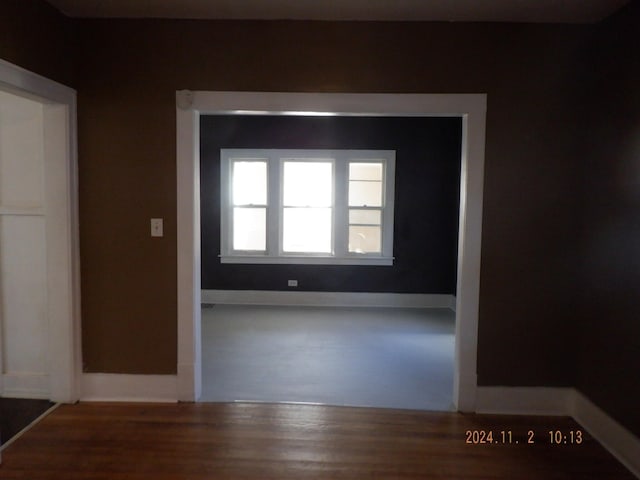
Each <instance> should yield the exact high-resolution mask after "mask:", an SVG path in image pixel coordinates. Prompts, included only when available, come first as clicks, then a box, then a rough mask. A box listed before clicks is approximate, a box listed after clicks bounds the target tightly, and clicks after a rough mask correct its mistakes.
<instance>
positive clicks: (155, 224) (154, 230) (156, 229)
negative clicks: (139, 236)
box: [151, 218, 164, 237]
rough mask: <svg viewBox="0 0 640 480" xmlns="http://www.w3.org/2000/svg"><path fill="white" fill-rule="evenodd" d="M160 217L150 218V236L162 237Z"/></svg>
mask: <svg viewBox="0 0 640 480" xmlns="http://www.w3.org/2000/svg"><path fill="white" fill-rule="evenodd" d="M163 230H164V229H163V225H162V219H161V218H152V219H151V236H152V237H163V236H164V231H163Z"/></svg>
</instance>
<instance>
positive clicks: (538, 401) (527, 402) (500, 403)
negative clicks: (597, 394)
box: [476, 387, 573, 416]
mask: <svg viewBox="0 0 640 480" xmlns="http://www.w3.org/2000/svg"><path fill="white" fill-rule="evenodd" d="M572 396H573V389H571V388H563V387H561V388H555V387H478V398H477V404H476V413H486V414H499V415H558V416H562V415H569V405H570V403H571V398H572Z"/></svg>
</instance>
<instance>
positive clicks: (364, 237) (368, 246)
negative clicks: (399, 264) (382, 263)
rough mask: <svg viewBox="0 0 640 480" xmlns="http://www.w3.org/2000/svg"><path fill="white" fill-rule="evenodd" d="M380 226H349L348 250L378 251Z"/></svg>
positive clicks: (352, 251)
mask: <svg viewBox="0 0 640 480" xmlns="http://www.w3.org/2000/svg"><path fill="white" fill-rule="evenodd" d="M380 244H381V241H380V227H360V226H350V227H349V252H351V253H380V252H381V248H380Z"/></svg>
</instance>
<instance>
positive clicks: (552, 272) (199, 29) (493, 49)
mask: <svg viewBox="0 0 640 480" xmlns="http://www.w3.org/2000/svg"><path fill="white" fill-rule="evenodd" d="M591 28H592V27H585V26H547V25H523V24H511V25H498V24H444V23H430V24H425V23H330V22H326V23H325V22H284V21H281V22H280V21H276V22H246V21H245V22H233V21H170V20H107V21H102V20H83V21H82V22H81V25H80V37H79V42H78V44H79V56H78V62H79V64H80V65H81V66H82V68H81V69H80V72H79V123H80V139H79V149H80V186H81V192H80V205H81V243H82V275H83V277H82V289H83V290H82V291H83V348H84V361H85V369H86V370H87V371H91V372H126V373H159V374H162V373H174V372H175V369H176V253H175V252H176V194H175V180H176V179H175V106H174V98H175V91H176V90H178V89H184V88H188V89H192V90H256V91H301V92H400V93H405V92H407V93H408V92H425V93H438V92H452V93H464V92H473V93H478V92H486V93H488V117H487V120H488V124H487V151H486V179H485V213H484V226H483V228H484V233H483V250H482V262H483V266H482V282H481V302H480V332H479V357H478V369H479V380H480V383H481V384H483V385H491V384H506V385H568V384H570V383H571V380H572V375H573V369H572V365H573V363H574V362H573V359H572V355H571V354H570V353H568V352H567V349H566V342H567V338H568V335H569V334H570V333H571V332H572V330H571V327H572V322H573V319H572V317H571V316H570V315H569V314H570V313H571V312H570V311H569V309H568V307H567V304H566V302H565V299H564V294H563V289H565V288H567V286H568V284H569V280H570V279H572V278H573V276H572V275H573V272H574V264H573V261H572V257H571V255H568V254H570V253H571V250H572V248H573V247H572V246H573V244H574V241H575V239H574V233H575V229H576V225H575V224H574V223H575V208H576V200H575V198H574V196H572V195H567V186H568V185H571V182H572V181H573V179H574V173H575V167H576V164H577V158H576V155H575V151H574V144H573V138H574V132H573V131H572V129H573V128H574V127H573V125H574V123H575V121H574V120H575V119H574V117H573V115H574V110H573V108H572V105H573V103H574V99H573V91H574V85H575V81H576V64H579V63H581V62H582V61H583V58H582V57H581V54H582V48H583V46H584V41H585V38H586V37H587V36H588V34H589V32H590V31H591ZM156 216H157V217H164V218H165V232H166V236H165V237H164V238H163V239H152V238H150V237H149V218H150V217H156ZM550 332H553V333H551V334H550Z"/></svg>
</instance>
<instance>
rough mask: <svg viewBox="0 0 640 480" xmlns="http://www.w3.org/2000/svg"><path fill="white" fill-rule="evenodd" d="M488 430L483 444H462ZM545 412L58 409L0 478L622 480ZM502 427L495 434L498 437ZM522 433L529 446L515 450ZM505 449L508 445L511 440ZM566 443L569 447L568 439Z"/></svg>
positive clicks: (9, 458) (595, 449)
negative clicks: (556, 440) (556, 434)
mask: <svg viewBox="0 0 640 480" xmlns="http://www.w3.org/2000/svg"><path fill="white" fill-rule="evenodd" d="M489 430H490V431H492V432H493V440H494V442H495V441H496V440H500V441H501V440H503V439H504V440H507V441H508V440H509V435H508V433H507V432H509V431H510V432H511V441H512V442H513V443H512V444H495V443H494V444H473V443H466V441H467V437H469V439H470V440H472V441H473V440H480V437H481V434H474V433H471V434H468V433H466V432H467V431H471V432H474V431H476V432H478V431H489ZM549 430H553V431H556V430H558V431H561V432H562V434H563V435H567V438H568V439H570V438H571V437H570V435H572V434H570V432H574V433H573V439H574V440H575V441H577V439H578V436H579V435H578V434H577V433H575V432H577V431H581V430H580V427H579V426H578V425H577V424H576V423H575V422H574V421H573V420H571V419H568V418H557V417H515V416H486V415H483V416H480V415H461V414H456V413H430V412H417V411H403V410H380V409H366V408H347V407H324V406H313V405H273V404H203V403H200V404H77V405H63V406H61V407H59V408H58V409H56V410H55V411H54V412H53V413H52V414H51V415H49V416H48V417H46V418H45V419H44V420H43V421H42V422H40V423H39V424H38V425H36V426H35V427H34V428H33V429H32V430H30V431H29V432H27V433H26V434H25V435H24V436H22V437H21V438H19V439H18V440H17V441H16V442H15V443H14V444H12V445H10V446H9V447H8V448H7V449H6V450H5V451H4V452H3V456H2V466H0V478H2V479H18V478H20V479H32V480H36V479H65V480H74V479H83V480H98V479H99V480H103V479H104V480H106V479H109V480H120V479H132V480H141V479H154V480H169V479H172V480H174V479H176V480H177V479H181V480H204V479H222V480H225V479H261V480H262V479H309V478H313V479H365V478H375V479H395V478H397V479H418V478H420V479H494V480H497V479H509V480H514V479H517V480H528V479H545V480H547V479H572V480H576V479H607V480H623V479H624V480H631V479H633V478H634V477H633V476H632V475H631V474H630V473H629V472H628V471H627V470H625V468H624V467H622V466H621V465H620V464H618V463H617V462H616V461H615V459H614V458H613V457H612V456H611V455H609V454H608V453H607V452H606V451H605V450H604V449H603V448H602V447H601V446H600V445H599V444H598V443H597V442H596V441H595V440H593V439H592V438H591V437H590V436H589V435H588V434H586V433H585V432H582V434H581V435H582V443H580V444H564V443H563V442H561V444H560V445H550V444H549V434H548V433H547V432H548V431H549ZM502 431H505V434H501V433H500V432H502ZM529 431H532V432H533V435H534V437H533V441H534V443H532V444H529V443H527V441H528V439H529V438H530V436H531V434H530V433H529ZM515 442H518V443H517V444H516V443H515ZM569 443H570V442H569Z"/></svg>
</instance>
